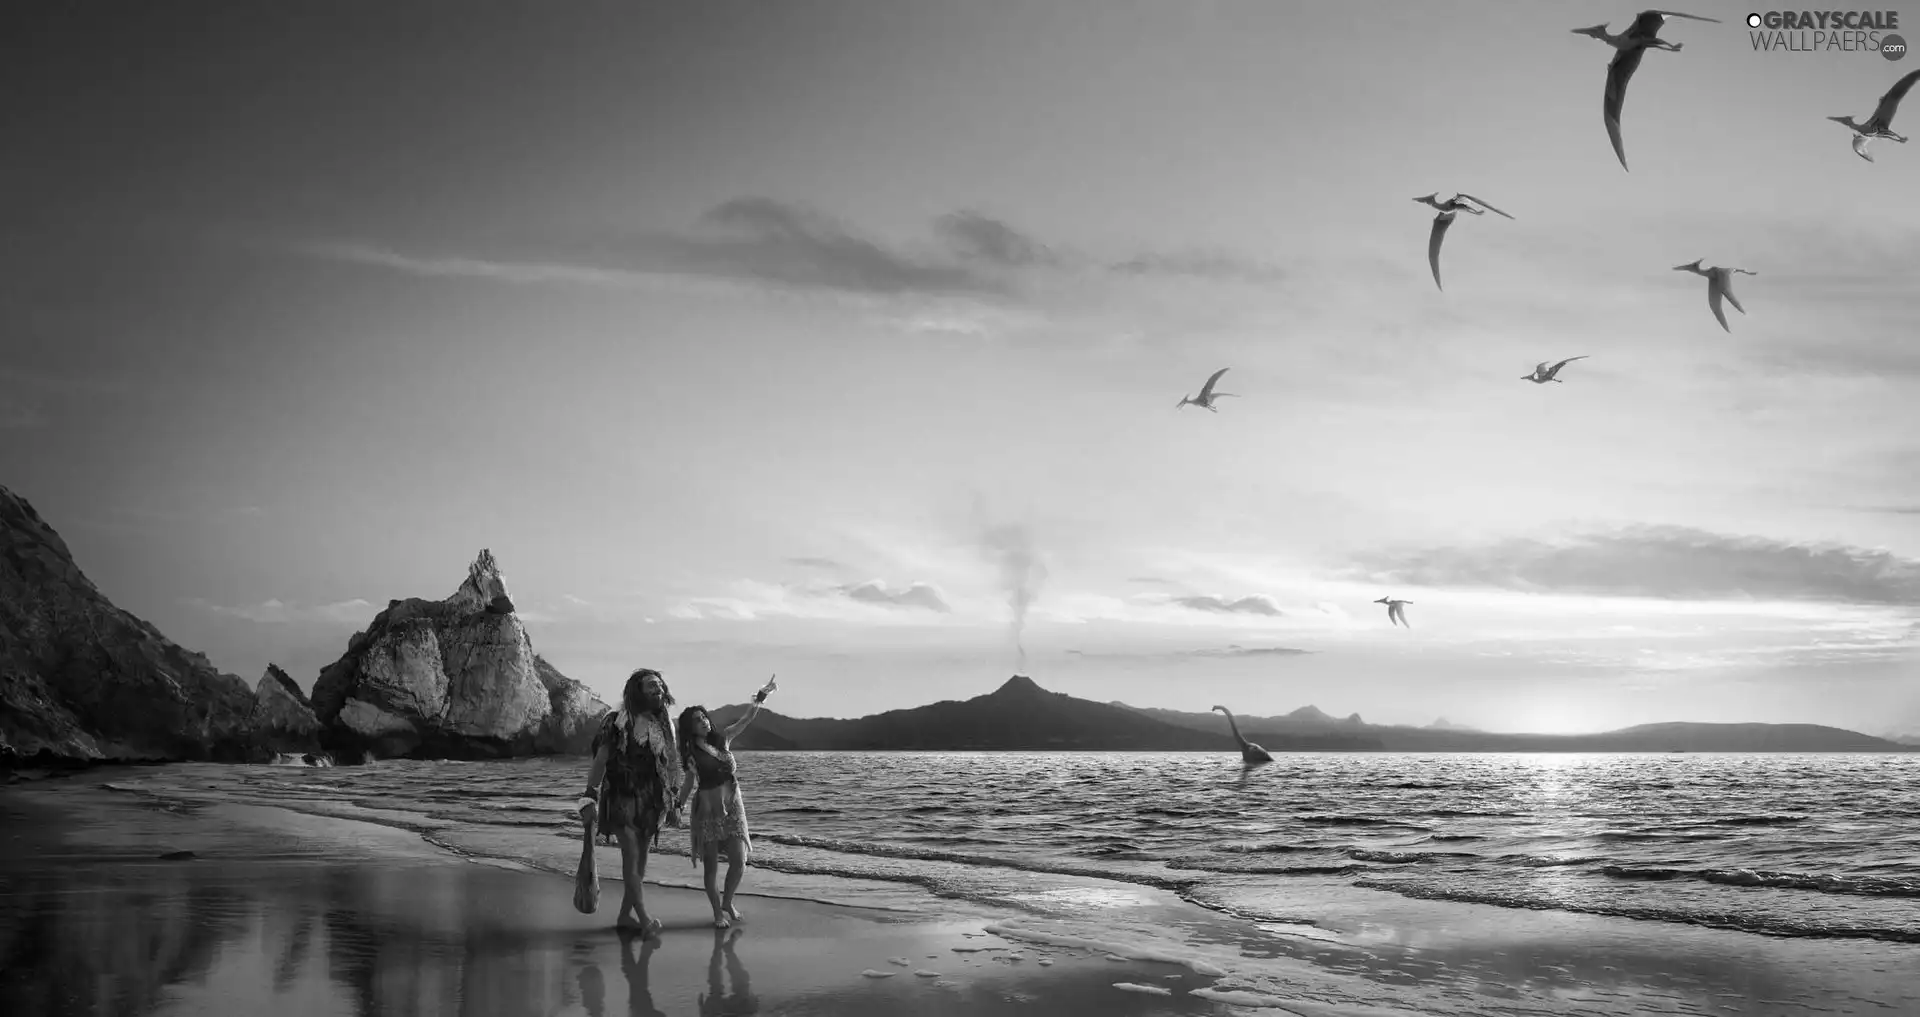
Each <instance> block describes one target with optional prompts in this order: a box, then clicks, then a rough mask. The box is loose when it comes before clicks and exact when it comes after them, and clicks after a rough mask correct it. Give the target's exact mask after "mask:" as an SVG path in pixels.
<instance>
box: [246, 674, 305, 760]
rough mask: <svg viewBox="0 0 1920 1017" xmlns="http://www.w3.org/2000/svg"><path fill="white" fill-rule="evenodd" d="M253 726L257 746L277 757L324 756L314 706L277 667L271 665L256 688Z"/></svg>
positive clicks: (254, 691)
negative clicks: (321, 753)
mask: <svg viewBox="0 0 1920 1017" xmlns="http://www.w3.org/2000/svg"><path fill="white" fill-rule="evenodd" d="M251 724H252V726H253V735H254V740H255V742H256V744H258V745H259V746H260V747H261V748H263V749H265V750H266V751H268V752H272V753H274V754H275V756H276V757H278V756H289V755H291V756H306V755H319V754H320V751H321V749H320V721H319V719H318V718H316V717H315V716H314V715H313V704H312V703H310V702H308V701H307V695H306V693H304V692H301V691H300V686H298V685H296V684H294V681H293V679H292V678H289V677H287V673H286V672H285V671H282V670H280V668H279V666H278V665H276V664H268V665H267V673H266V674H263V675H261V676H260V684H259V685H257V686H255V687H254V690H253V714H252V717H251ZM276 761H278V760H277V759H276Z"/></svg>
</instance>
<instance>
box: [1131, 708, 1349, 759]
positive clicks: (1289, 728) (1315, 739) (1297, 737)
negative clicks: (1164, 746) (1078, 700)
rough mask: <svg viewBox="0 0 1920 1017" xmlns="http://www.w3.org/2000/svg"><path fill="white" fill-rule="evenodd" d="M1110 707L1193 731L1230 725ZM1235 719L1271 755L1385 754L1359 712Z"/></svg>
mask: <svg viewBox="0 0 1920 1017" xmlns="http://www.w3.org/2000/svg"><path fill="white" fill-rule="evenodd" d="M1108 705H1111V706H1115V707H1118V708H1120V709H1122V710H1131V711H1132V712H1134V713H1139V714H1144V715H1145V716H1148V717H1152V718H1153V719H1155V720H1158V721H1162V722H1164V723H1167V724H1172V725H1174V726H1176V727H1184V728H1187V729H1189V730H1193V731H1224V730H1226V726H1227V720H1226V718H1225V717H1222V716H1220V715H1219V714H1218V713H1190V712H1186V711H1183V710H1164V709H1160V708H1158V707H1150V706H1128V705H1126V704H1125V703H1118V702H1116V703H1111V704H1108ZM1234 720H1235V721H1237V722H1238V723H1239V725H1240V733H1241V734H1243V735H1245V736H1246V737H1247V738H1248V740H1250V741H1255V742H1259V743H1260V747H1261V748H1264V749H1266V750H1268V751H1269V752H1281V751H1286V752H1384V751H1386V745H1385V743H1383V742H1382V741H1381V740H1380V739H1379V738H1378V737H1375V736H1374V735H1373V734H1372V733H1371V732H1370V731H1367V730H1366V729H1367V728H1368V726H1369V725H1368V724H1367V722H1366V721H1363V720H1361V719H1360V715H1359V714H1357V713H1356V714H1352V715H1350V716H1348V717H1347V718H1346V719H1344V720H1339V719H1335V718H1333V717H1330V716H1328V715H1327V714H1325V713H1322V712H1321V711H1320V709H1319V707H1315V706H1303V707H1301V708H1299V709H1298V710H1295V711H1293V712H1292V713H1288V714H1282V715H1280V716H1278V717H1242V716H1240V715H1239V714H1234ZM1255 732H1258V734H1255ZM1228 744H1229V745H1233V741H1232V736H1231V735H1228ZM1234 747H1237V746H1234Z"/></svg>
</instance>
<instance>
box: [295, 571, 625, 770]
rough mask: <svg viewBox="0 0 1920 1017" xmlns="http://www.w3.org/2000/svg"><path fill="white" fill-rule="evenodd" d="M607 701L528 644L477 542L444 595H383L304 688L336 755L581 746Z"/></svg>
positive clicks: (459, 754) (486, 754)
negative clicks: (369, 618) (384, 601)
mask: <svg viewBox="0 0 1920 1017" xmlns="http://www.w3.org/2000/svg"><path fill="white" fill-rule="evenodd" d="M607 709H608V707H607V705H606V704H605V703H603V702H601V701H600V700H599V699H598V698H597V697H595V696H594V695H593V694H592V693H591V692H590V691H588V690H587V688H586V687H585V686H584V685H582V684H580V683H579V682H576V681H574V680H573V679H571V678H568V677H567V676H565V675H563V674H561V673H560V672H559V671H558V670H556V669H555V668H554V667H553V666H552V665H551V664H548V663H547V662H546V661H544V660H542V659H541V658H540V657H539V656H537V655H536V654H535V653H534V652H533V641H532V639H531V638H529V636H528V635H527V630H526V626H525V625H523V624H522V623H521V621H520V618H519V616H518V615H516V614H515V613H514V606H513V599H512V597H511V595H510V594H509V593H508V592H507V584H506V580H505V578H504V577H502V576H501V574H500V569H499V565H498V563H496V562H495V561H494V558H493V554H492V553H491V552H489V551H485V550H483V551H481V552H480V554H479V556H478V557H477V558H475V559H474V562H473V564H472V565H471V566H470V567H469V568H468V570H467V578H466V580H465V581H463V582H462V583H461V584H460V587H459V588H458V589H457V590H455V591H454V592H453V595H452V596H450V597H448V598H446V599H445V600H422V599H419V598H413V599H408V600H395V601H391V602H390V603H389V604H388V605H387V608H386V610H384V611H381V612H380V613H379V614H378V615H376V616H374V619H373V622H372V623H371V624H370V625H369V626H368V627H367V628H366V630H365V631H362V632H360V633H357V634H356V635H354V637H353V638H352V640H350V641H349V642H348V644H347V652H346V654H345V655H344V656H342V657H341V658H340V659H339V660H337V661H335V662H334V663H333V664H332V665H330V666H328V667H327V668H326V669H325V670H324V671H322V672H321V673H320V677H319V679H318V680H316V681H315V682H314V686H313V711H314V715H315V717H316V719H317V720H318V721H319V723H320V724H321V726H322V727H323V729H324V736H323V741H324V744H325V745H326V747H327V748H328V749H329V750H330V751H332V753H333V755H334V756H335V758H337V759H339V760H340V761H342V762H353V761H357V760H364V759H368V758H392V757H401V756H408V757H416V758H454V759H494V758H503V757H508V756H526V755H542V754H549V753H581V752H585V751H586V748H587V744H588V743H589V742H590V741H591V739H592V736H593V730H594V726H595V725H597V724H598V723H599V721H600V718H601V717H603V716H605V715H606V712H607Z"/></svg>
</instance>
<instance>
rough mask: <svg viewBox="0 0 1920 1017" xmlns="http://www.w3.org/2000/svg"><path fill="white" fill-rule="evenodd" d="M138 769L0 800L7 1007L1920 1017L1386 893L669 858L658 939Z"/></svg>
mask: <svg viewBox="0 0 1920 1017" xmlns="http://www.w3.org/2000/svg"><path fill="white" fill-rule="evenodd" d="M149 772H151V771H149ZM114 777H115V774H114V773H113V772H111V771H106V770H98V771H88V772H82V773H77V774H72V775H68V776H64V777H54V778H51V779H44V780H33V781H23V782H19V783H16V784H13V785H12V786H10V787H7V788H5V789H0V819H4V822H5V828H6V830H7V833H6V835H5V837H4V841H3V843H0V950H4V951H5V957H6V964H5V972H6V973H5V974H4V976H0V1009H4V1011H5V1012H7V1013H20V1014H44V1015H48V1017H54V1015H68V1014H73V1015H80V1014H100V1015H107V1014H111V1015H128V1017H135V1015H140V1017H144V1015H187V1014H201V1013H270V1014H274V1015H276V1017H302V1015H309V1014H311V1015H335V1014H339V1015H385V1014H439V1013H448V1014H453V1013H458V1014H471V1015H492V1014H501V1015H506V1014H513V1015H524V1014H546V1015H556V1017H558V1015H587V1017H601V1015H603V1014H609V1013H625V1014H637V1015H647V1014H682V1013H688V1014H755V1013H766V1014H796V1015H798V1014H848V1015H864V1014H874V1015H879V1014H901V1013H914V1014H921V1013H926V1014H955V1015H961V1014H965V1015H972V1014H1014V1013H1020V1014H1082V1013H1084V1014H1137V1015H1157V1014H1230V1013H1239V1014H1256V1013H1258V1014H1271V1015H1285V1014H1297V1015H1301V1017H1335V1015H1352V1017H1381V1015H1387V1014H1397V1015H1413V1014H1435V1013H1449V1014H1451V1013H1474V1014H1488V1015H1492V1014H1720V1013H1725V1014H1743V1015H1751V1014H1809V1013H1832V1014H1849V1013H1854V1014H1876V1015H1899V1014H1920V949H1916V948H1915V947H1913V946H1911V945H1907V944H1889V943H1874V942H1859V941H1844V940H1825V941H1805V940H1801V941H1788V940H1781V939H1774V938H1769V937H1762V936H1752V935H1745V934H1740V933H1732V932H1725V931H1720V930H1709V929H1696V928H1690V927H1684V926H1673V925H1666V924H1660V925H1649V924H1648V923H1627V922H1622V921H1618V920H1611V919H1604V918H1598V917H1595V916H1579V915H1567V914H1555V913H1539V912H1529V911H1513V910H1510V909H1497V908H1486V907H1477V906H1463V905H1459V904H1455V903H1444V902H1433V901H1419V900H1406V899H1403V898H1399V897H1395V896H1391V895H1384V894H1372V893H1368V892H1366V891H1361V890H1355V891H1352V895H1351V900H1352V902H1353V903H1352V904H1351V905H1349V906H1341V907H1335V908H1331V909H1327V910H1324V911H1323V912H1322V913H1319V914H1316V915H1315V916H1313V918H1314V921H1315V923H1316V924H1315V925H1312V926H1308V925H1304V924H1303V925H1301V926H1298V927H1288V926H1285V925H1280V924H1276V923H1253V922H1247V921H1240V920H1236V919H1233V918H1232V917H1231V916H1222V915H1219V914H1217V913H1214V912H1209V911H1206V910H1204V909H1201V908H1197V907H1193V906H1192V905H1187V904H1184V903H1182V902H1178V901H1169V900H1158V899H1155V900H1146V899H1145V898H1141V899H1135V900H1127V901H1120V900H1117V899H1116V900H1115V901H1112V902H1108V906H1110V907H1112V908H1113V911H1112V913H1113V914H1114V916H1115V919H1114V921H1113V923H1112V926H1111V934H1110V935H1105V936H1102V937H1101V938H1099V939H1093V938H1089V937H1087V936H1085V935H1084V934H1080V935H1074V936H1064V935H1050V934H1049V933H1048V932H1047V927H1048V925H1047V923H1046V922H1045V921H1044V919H1043V918H1041V919H1036V918H1035V917H1034V916H1033V915H1027V916H1018V915H1003V916H999V917H996V916H994V915H993V914H991V913H989V912H985V911H980V910H978V909H975V910H971V911H970V910H969V909H967V908H966V907H962V906H958V905H957V904H956V906H954V907H945V906H940V907H930V908H929V909H927V910H926V911H924V912H915V911H900V910H890V909H875V908H862V907H849V906H843V905H836V904H824V903H816V902H812V901H804V900H792V899H780V898H772V897H763V896H756V895H751V894H743V896H742V902H743V908H744V910H745V912H746V919H745V921H744V922H743V923H742V924H741V926H740V927H739V928H736V929H734V930H729V931H727V932H717V931H716V930H714V929H713V928H712V927H711V925H710V915H709V912H708V910H707V906H706V902H705V899H704V896H703V895H701V894H700V893H698V892H697V891H694V890H691V889H687V888H685V887H684V886H673V885H664V886H658V885H652V883H651V879H652V878H655V877H656V876H657V877H660V878H664V879H666V880H668V881H670V882H678V881H682V880H686V879H687V878H688V877H689V875H690V873H689V872H688V871H687V867H686V865H685V859H684V858H683V857H676V856H673V855H666V856H662V857H657V858H656V859H655V860H654V866H653V870H652V871H651V872H650V874H649V876H650V880H649V887H648V890H647V894H648V902H649V907H650V909H651V910H652V911H653V913H654V914H655V915H656V916H658V917H660V918H661V919H662V920H663V921H664V922H665V929H664V931H663V933H662V934H661V935H660V936H659V937H658V938H657V939H654V940H651V941H648V940H643V939H640V938H638V937H635V936H633V935H630V934H622V933H620V932H617V931H615V930H614V929H612V928H610V927H609V926H610V923H611V920H612V911H611V908H612V907H613V906H614V904H615V903H616V902H617V900H618V894H619V884H618V882H617V881H613V880H606V879H605V873H604V871H603V880H604V882H603V888H602V906H601V912H600V913H598V914H594V915H582V914H579V913H578V912H576V911H575V910H574V909H573V908H572V906H571V903H570V900H571V889H572V887H571V881H570V880H569V879H567V878H565V877H563V876H560V875H557V874H555V873H552V872H542V871H534V870H529V869H526V868H523V867H521V866H518V865H515V864H512V863H507V862H501V861H498V860H490V859H482V858H464V857H461V856H458V855H455V854H451V853H449V852H448V851H446V850H444V849H443V848H441V847H438V846H435V845H433V844H430V843H427V842H426V841H424V840H423V839H422V838H421V836H420V835H419V834H418V833H415V832H411V831H406V830H399V829H395V828H392V827H388V826H383V825H379V824H375V823H367V822H358V821H353V820H344V819H338V818H333V817H320V816H314V815H307V814H302V813H297V812H292V811H288V810H284V809H279V808H272V807H266V806H261V805H246V804H237V803H229V802H218V801H210V802H206V803H202V804H193V805H182V804H179V803H171V804H170V803H166V802H162V801H159V800H155V799H152V798H148V797H145V796H141V795H132V794H126V793H119V792H115V791H112V790H108V789H106V788H104V787H102V785H103V784H105V783H108V782H110V781H112V780H113V779H114ZM120 779H121V780H122V781H125V780H128V779H132V772H131V771H129V772H123V773H122V774H121V775H120ZM747 885H748V887H749V889H750V888H751V887H752V886H753V879H752V875H751V874H750V875H749V880H748V884H747ZM1089 900H1091V896H1089ZM943 903H944V902H943ZM1143 920H1145V921H1155V922H1164V923H1170V924H1176V925H1180V926H1182V927H1183V929H1184V931H1185V934H1186V937H1187V940H1188V942H1190V943H1192V944H1194V945H1195V947H1196V950H1195V951H1194V952H1193V953H1191V954H1189V955H1185V956H1181V955H1176V954H1173V953H1169V952H1166V951H1164V950H1162V951H1160V952H1159V953H1157V954H1156V953H1154V952H1152V951H1145V950H1141V949H1138V948H1130V947H1129V942H1130V938H1129V935H1128V926H1129V925H1130V924H1135V923H1138V922H1140V921H1143ZM1079 927H1080V928H1082V929H1084V928H1085V926H1084V924H1083V925H1081V926H1079ZM1131 942H1134V943H1138V942H1139V940H1138V939H1133V940H1131ZM1200 947H1205V948H1207V950H1208V953H1207V956H1212V957H1216V958H1217V957H1219V956H1221V955H1222V950H1223V949H1225V950H1226V951H1227V953H1228V954H1229V955H1237V956H1238V957H1239V958H1241V960H1242V962H1244V965H1245V967H1244V968H1242V967H1240V966H1238V965H1236V966H1235V970H1233V971H1229V970H1226V969H1224V968H1222V967H1220V966H1217V965H1216V964H1214V963H1209V962H1205V961H1201V960H1197V959H1196V958H1197V957H1199V956H1201V953H1200V951H1199V948H1200ZM1254 970H1258V971H1260V972H1262V974H1261V975H1259V976H1258V977H1254V976H1252V975H1250V974H1248V972H1251V971H1254Z"/></svg>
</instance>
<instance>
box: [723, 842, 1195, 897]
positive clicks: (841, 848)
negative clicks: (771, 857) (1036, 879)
mask: <svg viewBox="0 0 1920 1017" xmlns="http://www.w3.org/2000/svg"><path fill="white" fill-rule="evenodd" d="M756 839H758V840H766V841H770V842H772V843H775V844H785V845H787V846H789V847H802V848H811V849H813V850H815V851H828V852H832V853H835V854H844V855H872V856H877V857H881V858H897V859H904V860H916V861H927V862H946V863H949V864H953V865H973V866H981V867H987V868H996V869H1011V870H1015V871H1019V872H1044V873H1050V874H1052V875H1056V876H1085V877H1089V878H1093V879H1107V880H1113V881H1115V882H1121V883H1134V884H1137V885H1140V886H1151V887H1154V888H1156V889H1161V890H1175V891H1178V890H1185V889H1187V888H1188V887H1191V886H1192V885H1193V884H1194V880H1191V879H1171V878H1167V877H1163V876H1155V875H1153V874H1151V873H1144V872H1116V871H1113V870H1110V869H1098V868H1092V867H1088V866H1083V865H1063V864H1058V863H1052V862H1046V861H1042V860H1038V859H1024V858H1004V857H995V856H990V855H976V854H970V853H967V852H964V851H943V850H940V849H938V848H915V847H907V846H905V845H900V844H881V843H875V842H872V841H849V840H838V839H835V838H831V837H808V836H803V835H798V834H779V833H776V834H766V835H758V836H756Z"/></svg>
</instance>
